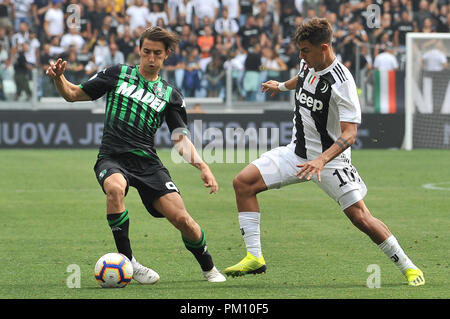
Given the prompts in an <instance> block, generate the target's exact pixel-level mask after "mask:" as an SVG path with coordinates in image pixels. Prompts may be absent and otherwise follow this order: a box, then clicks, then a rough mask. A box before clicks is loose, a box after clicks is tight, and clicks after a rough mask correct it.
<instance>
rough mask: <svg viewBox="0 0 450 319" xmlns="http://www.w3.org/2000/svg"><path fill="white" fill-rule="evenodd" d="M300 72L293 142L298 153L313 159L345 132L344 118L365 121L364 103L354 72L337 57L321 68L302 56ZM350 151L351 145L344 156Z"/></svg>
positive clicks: (352, 121) (345, 119)
mask: <svg viewBox="0 0 450 319" xmlns="http://www.w3.org/2000/svg"><path fill="white" fill-rule="evenodd" d="M297 76H298V81H297V88H296V91H295V109H294V119H293V122H294V127H293V131H292V140H291V144H290V146H291V147H293V148H295V154H297V155H298V156H300V157H302V158H305V159H308V160H312V159H314V158H316V157H317V156H319V155H320V154H321V153H323V152H324V151H325V150H326V149H328V148H329V147H330V146H331V145H332V144H333V143H334V142H335V141H336V140H337V138H338V137H339V136H340V135H341V127H340V122H351V123H360V122H361V107H360V105H359V100H358V93H357V90H356V84H355V81H354V79H353V76H352V74H351V73H350V71H349V70H348V69H347V68H346V67H345V66H344V65H343V64H342V63H340V62H339V61H338V60H337V59H335V60H334V62H333V63H332V64H331V65H330V66H329V67H327V68H326V69H324V70H321V71H317V72H316V71H314V69H309V68H308V67H307V65H306V63H305V61H304V60H301V61H300V71H299V73H298V75H297ZM350 155H351V150H350V148H348V149H346V150H345V151H344V152H343V153H342V155H341V156H342V157H345V158H348V159H350Z"/></svg>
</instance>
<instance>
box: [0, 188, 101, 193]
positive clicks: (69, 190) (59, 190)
mask: <svg viewBox="0 0 450 319" xmlns="http://www.w3.org/2000/svg"><path fill="white" fill-rule="evenodd" d="M96 190H98V188H79V189H77V188H36V189H31V188H30V189H0V192H2V193H73V192H93V191H96Z"/></svg>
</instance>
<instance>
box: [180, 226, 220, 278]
mask: <svg viewBox="0 0 450 319" xmlns="http://www.w3.org/2000/svg"><path fill="white" fill-rule="evenodd" d="M201 232H202V234H201V236H200V239H199V240H197V241H190V240H189V239H186V238H184V237H182V239H183V243H184V246H185V247H186V249H187V250H189V251H190V252H191V253H192V254H193V255H194V257H195V259H197V261H198V263H199V264H200V267H201V268H202V270H203V271H209V270H211V269H212V268H213V267H214V263H213V260H212V257H211V255H210V254H209V252H208V247H207V246H206V240H205V233H204V232H203V230H202V231H201Z"/></svg>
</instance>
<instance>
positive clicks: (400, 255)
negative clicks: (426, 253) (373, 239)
mask: <svg viewBox="0 0 450 319" xmlns="http://www.w3.org/2000/svg"><path fill="white" fill-rule="evenodd" d="M378 247H380V249H381V250H382V251H383V252H384V253H385V254H386V256H388V257H389V258H390V259H391V260H392V261H393V262H394V264H395V265H396V266H397V268H398V269H400V271H401V272H402V273H403V274H404V273H405V271H406V269H408V268H411V269H417V267H416V265H414V264H413V262H412V261H411V260H410V259H409V258H408V256H406V254H405V252H404V251H403V249H402V247H400V244H399V243H398V241H397V239H396V238H395V237H394V235H391V236H389V237H388V238H387V239H386V240H385V241H384V242H382V243H381V244H380V245H378Z"/></svg>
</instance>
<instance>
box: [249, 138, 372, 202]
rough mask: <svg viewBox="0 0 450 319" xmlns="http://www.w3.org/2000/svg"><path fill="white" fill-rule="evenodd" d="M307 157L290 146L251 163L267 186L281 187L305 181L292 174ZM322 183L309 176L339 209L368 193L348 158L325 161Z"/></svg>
mask: <svg viewBox="0 0 450 319" xmlns="http://www.w3.org/2000/svg"><path fill="white" fill-rule="evenodd" d="M305 162H307V160H305V159H303V158H301V157H299V156H297V155H296V154H295V152H294V149H293V148H292V147H289V146H281V147H277V148H274V149H273V150H270V151H268V152H266V153H264V154H262V155H261V157H260V158H258V159H256V160H254V161H253V162H252V164H253V165H255V166H256V167H257V168H258V169H259V171H260V173H261V176H262V178H263V180H264V182H265V183H266V186H267V188H268V189H273V188H281V187H283V186H286V185H290V184H295V183H301V182H305V181H306V180H305V179H302V180H300V179H299V178H298V176H296V175H295V174H296V173H297V172H298V171H299V170H300V168H299V167H297V166H296V165H297V164H301V163H305ZM320 177H321V182H320V183H319V181H318V180H317V175H314V176H313V178H312V179H311V180H312V181H314V182H315V183H316V184H317V185H318V186H319V187H320V188H321V189H322V190H323V191H325V193H327V194H328V195H329V196H330V197H331V198H333V199H334V200H335V201H336V202H338V204H339V205H340V206H341V208H342V210H344V209H346V208H347V207H349V206H351V205H353V204H354V203H356V202H358V201H360V200H361V199H363V198H364V196H365V195H366V194H367V187H366V184H365V183H364V181H363V180H362V178H361V177H360V176H359V174H358V172H357V170H356V168H354V167H353V166H352V164H351V162H350V160H348V159H346V160H343V159H339V158H336V159H334V160H332V161H330V162H329V163H327V164H326V165H325V166H324V168H323V169H322V171H321V172H320Z"/></svg>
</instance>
